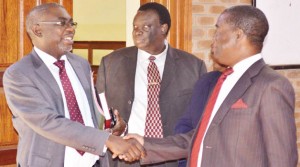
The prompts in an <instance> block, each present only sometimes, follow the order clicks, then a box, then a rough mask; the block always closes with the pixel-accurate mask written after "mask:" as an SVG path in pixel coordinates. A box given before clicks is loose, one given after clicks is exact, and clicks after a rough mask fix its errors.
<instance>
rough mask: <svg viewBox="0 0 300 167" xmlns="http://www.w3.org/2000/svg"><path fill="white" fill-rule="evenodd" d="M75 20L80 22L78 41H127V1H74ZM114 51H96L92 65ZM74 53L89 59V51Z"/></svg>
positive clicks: (81, 50)
mask: <svg viewBox="0 0 300 167" xmlns="http://www.w3.org/2000/svg"><path fill="white" fill-rule="evenodd" d="M73 18H74V20H75V21H76V22H78V26H77V29H76V35H75V40H76V41H126V1H124V0H87V1H81V0H79V1H73ZM111 51H112V50H94V52H93V54H94V56H93V62H92V65H99V63H100V60H101V58H102V57H103V56H104V55H107V54H108V53H110V52H111ZM73 52H74V53H75V54H78V55H80V56H82V57H84V58H86V59H87V57H88V51H87V49H74V50H73Z"/></svg>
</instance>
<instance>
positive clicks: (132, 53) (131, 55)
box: [123, 47, 138, 121]
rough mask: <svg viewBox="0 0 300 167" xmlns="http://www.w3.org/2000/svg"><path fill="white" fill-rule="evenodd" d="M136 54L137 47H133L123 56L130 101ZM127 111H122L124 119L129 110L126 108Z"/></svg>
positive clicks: (132, 92) (133, 83) (126, 118)
mask: <svg viewBox="0 0 300 167" xmlns="http://www.w3.org/2000/svg"><path fill="white" fill-rule="evenodd" d="M137 54H138V49H137V47H133V49H130V50H129V52H128V53H127V54H126V55H125V56H124V57H125V59H124V63H125V64H126V70H125V72H126V75H127V76H126V81H124V82H126V83H125V85H128V89H127V90H128V94H129V97H130V98H131V99H130V100H131V102H133V99H134V85H135V72H136V66H137ZM127 111H128V112H126V113H124V115H123V117H124V120H127V121H128V120H129V117H130V113H131V110H127Z"/></svg>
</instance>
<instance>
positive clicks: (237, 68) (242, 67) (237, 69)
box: [197, 53, 262, 167]
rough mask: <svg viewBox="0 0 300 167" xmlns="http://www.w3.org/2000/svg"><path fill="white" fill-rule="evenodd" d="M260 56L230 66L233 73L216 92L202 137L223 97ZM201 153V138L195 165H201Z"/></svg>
mask: <svg viewBox="0 0 300 167" xmlns="http://www.w3.org/2000/svg"><path fill="white" fill-rule="evenodd" d="M261 58H262V56H261V54H260V53H259V54H256V55H253V56H250V57H248V58H246V59H244V60H242V61H240V62H238V63H237V64H235V65H234V66H233V67H232V68H233V73H232V74H230V75H228V76H227V78H226V80H225V81H224V82H223V84H222V87H221V89H220V92H219V94H218V97H217V100H216V103H215V105H214V108H213V111H212V113H211V116H210V119H209V122H208V125H207V128H206V130H205V133H204V136H203V139H204V138H205V135H206V132H207V129H208V128H209V126H210V124H211V122H212V120H213V119H214V117H215V115H216V113H217V111H218V110H219V108H220V106H221V105H222V103H223V101H224V100H225V98H226V97H227V95H228V94H229V93H230V91H231V89H232V88H233V87H234V85H235V84H236V83H237V82H238V80H239V79H240V78H241V76H242V75H243V74H244V73H245V71H246V70H248V68H249V67H250V66H251V65H253V64H254V63H255V62H257V61H258V60H260V59H261ZM202 154H203V140H202V142H201V146H200V151H199V156H198V157H199V158H198V163H197V166H198V167H200V166H201V161H202Z"/></svg>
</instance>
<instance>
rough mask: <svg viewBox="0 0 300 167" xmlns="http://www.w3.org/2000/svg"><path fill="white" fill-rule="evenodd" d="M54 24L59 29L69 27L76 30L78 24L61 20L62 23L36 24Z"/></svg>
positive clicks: (46, 22) (43, 22) (47, 22)
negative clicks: (59, 27)
mask: <svg viewBox="0 0 300 167" xmlns="http://www.w3.org/2000/svg"><path fill="white" fill-rule="evenodd" d="M40 23H42V24H54V25H58V26H61V27H65V28H66V27H69V26H71V27H72V28H74V29H76V28H77V25H78V23H77V22H73V21H70V22H67V21H66V20H62V21H39V22H37V24H40Z"/></svg>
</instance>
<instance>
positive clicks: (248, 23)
mask: <svg viewBox="0 0 300 167" xmlns="http://www.w3.org/2000/svg"><path fill="white" fill-rule="evenodd" d="M223 14H224V15H226V23H227V24H229V25H232V26H233V27H234V28H239V29H241V30H243V32H244V33H245V34H246V36H247V38H248V40H249V42H250V43H251V44H252V45H253V46H254V47H255V48H256V49H257V50H258V51H261V49H262V47H263V42H264V39H265V37H266V35H267V34H268V31H269V24H268V20H267V18H266V16H265V14H264V13H263V12H262V11H261V10H259V9H258V8H256V7H253V6H248V5H241V6H234V7H231V8H228V9H226V10H224V12H223V13H222V15H223Z"/></svg>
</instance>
